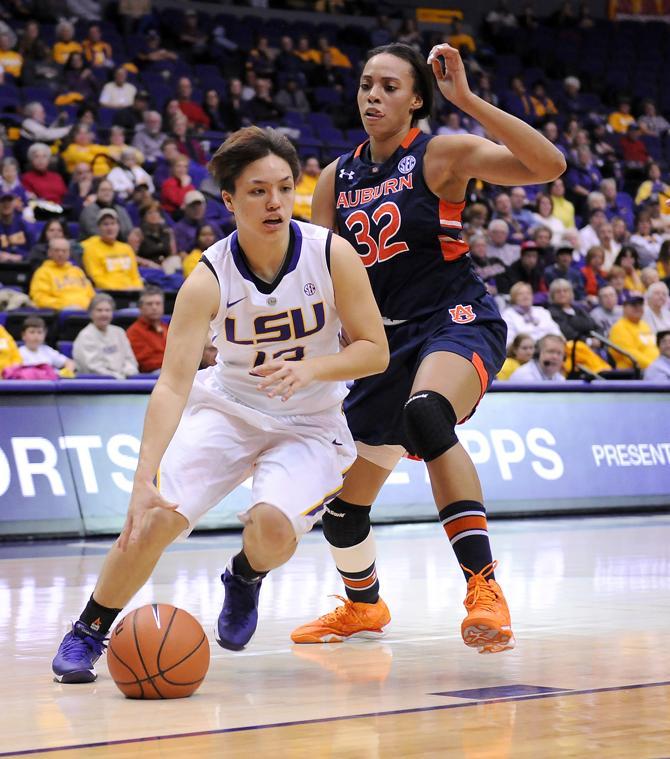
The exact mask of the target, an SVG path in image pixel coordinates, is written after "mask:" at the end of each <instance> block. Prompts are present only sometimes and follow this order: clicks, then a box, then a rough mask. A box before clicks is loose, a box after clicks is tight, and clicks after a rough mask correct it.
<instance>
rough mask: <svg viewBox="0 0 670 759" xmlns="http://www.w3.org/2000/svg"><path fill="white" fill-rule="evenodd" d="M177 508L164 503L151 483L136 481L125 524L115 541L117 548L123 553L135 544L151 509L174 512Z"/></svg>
mask: <svg viewBox="0 0 670 759" xmlns="http://www.w3.org/2000/svg"><path fill="white" fill-rule="evenodd" d="M177 506H178V504H176V503H170V502H169V501H166V500H165V498H163V496H162V495H161V494H160V493H159V492H158V488H157V487H156V486H155V485H154V484H153V483H149V482H137V481H136V482H135V483H134V484H133V492H132V495H131V496H130V504H129V505H128V514H127V515H126V522H125V524H124V525H123V529H122V530H121V534H120V535H119V538H118V541H117V545H118V546H119V548H120V549H121V550H122V551H125V550H126V549H127V548H128V546H129V545H131V544H133V543H136V542H137V539H138V538H139V536H140V533H141V532H142V529H143V527H144V524H143V523H144V516H145V515H146V514H147V513H148V512H149V511H151V509H167V510H168V511H174V510H175V509H176V508H177Z"/></svg>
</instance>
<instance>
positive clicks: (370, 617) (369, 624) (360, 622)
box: [291, 596, 391, 643]
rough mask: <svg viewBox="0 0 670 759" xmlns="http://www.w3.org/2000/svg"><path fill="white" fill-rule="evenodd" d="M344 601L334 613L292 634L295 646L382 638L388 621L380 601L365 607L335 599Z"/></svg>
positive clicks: (389, 616) (353, 602)
mask: <svg viewBox="0 0 670 759" xmlns="http://www.w3.org/2000/svg"><path fill="white" fill-rule="evenodd" d="M335 598H339V599H340V601H343V602H344V606H338V607H337V608H336V609H333V611H331V612H328V614H324V615H323V616H322V617H319V618H318V619H315V620H314V622H308V623H307V624H306V625H301V626H300V627H297V628H296V629H295V630H294V631H293V632H292V633H291V640H292V641H293V642H294V643H340V642H341V641H343V640H346V639H347V638H381V637H382V636H383V635H384V627H386V625H387V624H388V623H389V622H390V621H391V614H390V613H389V610H388V607H387V606H386V604H385V603H384V602H383V601H382V599H381V598H380V599H379V600H378V601H377V603H374V604H364V603H357V602H355V601H350V600H349V599H348V598H342V596H335Z"/></svg>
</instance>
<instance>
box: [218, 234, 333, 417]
mask: <svg viewBox="0 0 670 759" xmlns="http://www.w3.org/2000/svg"><path fill="white" fill-rule="evenodd" d="M331 238H332V232H329V231H328V230H326V229H324V228H323V227H317V226H315V225H313V224H305V223H302V222H296V221H291V236H290V242H289V249H288V252H287V254H286V259H285V261H284V264H283V265H282V268H281V270H280V271H279V273H278V274H277V277H276V279H275V281H274V282H273V283H272V284H268V283H267V282H263V281H262V280H260V279H259V278H258V277H256V276H255V275H254V274H253V273H252V272H251V271H250V269H249V267H248V265H247V261H246V257H245V255H244V251H243V250H242V249H241V248H240V245H239V242H238V238H237V232H233V234H231V235H230V236H229V237H226V238H225V239H223V240H219V241H218V242H216V243H215V244H214V245H212V246H211V247H210V248H208V249H207V250H206V251H205V252H204V253H203V262H204V263H205V264H207V265H208V266H209V268H210V269H211V270H212V271H213V272H214V274H215V275H216V277H217V279H218V281H219V287H220V289H221V302H220V306H219V311H218V313H217V315H216V316H215V318H214V319H213V320H212V325H211V326H212V331H213V333H214V345H215V346H216V348H217V350H218V356H217V360H216V369H215V372H216V379H217V382H218V384H219V385H220V386H221V388H222V389H223V390H224V391H225V392H227V393H229V394H230V395H232V396H233V397H234V398H235V399H237V400H238V401H240V402H241V403H243V404H244V405H247V406H250V407H252V408H255V409H258V410H259V411H263V412H265V413H267V414H273V415H281V416H285V415H290V414H313V413H317V412H320V411H324V410H326V409H329V408H332V407H333V406H336V405H338V404H339V403H341V401H342V399H343V398H344V397H345V396H346V394H347V388H346V385H345V383H344V382H313V383H312V384H311V385H309V386H308V387H304V388H300V389H299V390H297V391H296V393H295V394H294V395H293V396H292V397H291V398H289V399H288V401H286V402H285V403H284V402H282V401H281V398H279V397H274V398H269V397H268V396H267V395H266V394H265V393H264V392H259V390H258V389H257V386H258V383H259V381H260V379H259V377H257V376H253V375H251V374H250V373H249V372H250V371H251V370H252V369H253V367H254V366H259V365H260V364H262V363H265V362H267V361H271V360H272V359H284V360H288V361H300V360H302V359H303V358H314V357H316V356H325V355H329V354H333V353H338V352H339V350H340V347H339V333H340V330H341V328H342V325H341V323H340V319H339V317H338V315H337V312H336V310H335V294H334V291H333V282H332V279H331V277H330V242H331Z"/></svg>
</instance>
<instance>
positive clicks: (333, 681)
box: [0, 516, 670, 759]
mask: <svg viewBox="0 0 670 759" xmlns="http://www.w3.org/2000/svg"><path fill="white" fill-rule="evenodd" d="M376 532H377V541H378V551H379V562H378V567H379V573H380V577H381V582H382V594H383V596H384V598H385V600H386V601H387V603H388V604H389V607H390V609H391V612H392V615H393V621H392V624H391V626H390V627H389V629H388V634H387V636H386V637H385V638H384V639H383V640H381V641H358V642H353V641H352V642H349V643H344V644H336V645H324V646H294V645H292V644H291V641H290V638H289V633H290V631H291V630H292V628H293V627H294V626H295V625H297V624H299V623H300V622H303V621H305V620H308V619H310V618H312V617H313V616H315V615H316V614H317V613H323V612H324V611H326V610H328V609H329V608H330V607H331V604H332V603H333V601H334V599H332V598H328V594H329V593H339V592H341V588H340V584H339V582H338V578H337V575H336V572H335V570H334V569H333V567H332V565H331V562H330V558H329V555H328V552H327V549H326V547H325V545H324V542H323V538H322V536H321V534H320V533H318V532H315V533H314V534H311V535H309V536H307V537H306V538H305V539H304V541H303V542H302V543H301V545H300V546H299V548H298V552H297V553H296V555H295V557H294V558H293V559H292V560H291V562H290V563H289V564H288V565H286V566H285V567H283V568H281V569H280V570H278V571H276V572H274V573H273V574H272V575H271V576H270V577H269V578H268V579H267V580H266V581H265V582H264V586H263V589H262V592H261V607H260V614H261V621H260V624H259V629H258V632H257V635H256V637H255V638H254V640H253V641H252V642H251V644H250V645H249V646H248V648H247V649H246V650H245V651H242V652H239V653H232V652H228V651H224V650H222V649H220V648H218V646H217V645H216V643H215V642H214V637H213V633H211V632H210V631H212V630H213V626H214V623H215V620H216V617H217V615H218V612H219V609H220V604H221V599H222V590H221V585H220V581H219V574H220V572H221V571H222V570H223V567H224V566H225V563H226V560H227V559H228V557H229V556H230V555H231V554H232V553H233V552H234V551H235V550H236V549H237V546H238V544H239V535H225V536H206V537H196V538H192V539H191V540H189V541H187V542H186V543H185V544H183V545H180V546H175V547H174V548H173V549H171V550H170V551H169V552H168V554H166V556H165V557H164V558H163V559H162V560H161V563H160V564H159V566H158V568H157V571H156V573H155V575H154V577H153V579H152V581H151V582H150V583H149V584H148V585H147V586H146V587H145V588H144V589H143V590H142V591H141V592H140V593H139V594H138V595H137V597H136V598H135V599H133V602H132V604H131V606H132V607H134V606H139V605H142V604H144V603H148V602H150V601H161V602H166V603H173V604H175V605H177V606H181V607H184V608H186V609H187V610H189V611H190V612H191V613H193V614H195V615H196V616H197V617H198V618H199V619H200V621H201V622H202V623H203V625H204V626H205V629H206V630H207V631H208V632H210V641H211V643H212V653H213V657H212V662H211V666H210V671H209V674H208V676H207V679H206V680H205V682H204V684H203V685H202V687H201V688H200V690H199V691H198V692H197V693H196V694H195V695H194V696H193V697H192V698H189V699H181V700H176V701H162V702H156V701H145V702H141V701H130V700H126V699H125V698H124V697H123V696H122V695H121V693H120V692H119V691H118V690H117V689H116V687H115V685H114V683H113V682H112V681H111V679H110V677H109V675H108V673H107V668H106V664H105V662H104V660H102V661H101V662H99V664H98V672H99V678H98V681H97V682H96V683H92V684H90V685H69V686H68V685H59V684H56V683H54V682H53V681H52V679H51V672H50V660H51V658H52V656H53V654H54V652H55V648H56V646H57V645H58V642H59V641H60V638H61V637H62V635H63V633H64V632H65V630H66V629H67V626H68V624H69V621H70V620H72V619H76V618H77V616H78V614H79V611H80V609H81V607H82V605H83V604H84V603H85V601H86V599H87V598H88V596H89V594H90V592H91V589H92V587H93V584H94V582H95V578H96V574H97V571H98V569H99V566H100V562H101V558H102V555H103V554H104V552H105V551H106V548H107V547H108V545H109V543H100V542H93V543H91V542H89V543H86V544H84V543H58V544H32V545H26V546H19V545H4V546H2V545H0V650H1V651H2V653H3V662H4V668H3V670H4V671H3V673H2V675H3V676H2V678H1V679H0V703H1V704H2V708H1V709H0V757H5V756H22V755H23V756H48V757H53V758H54V759H63V758H64V757H68V758H70V757H72V758H73V759H88V757H91V758H92V759H96V758H97V757H100V758H101V759H102V758H103V757H104V758H107V757H129V758H130V757H133V758H139V759H144V757H175V758H176V757H188V756H189V755H192V756H196V755H199V756H213V757H246V756H251V757H259V758H260V757H272V758H273V759H275V758H277V757H303V756H304V757H310V758H311V759H315V758H316V759H321V757H324V758H326V757H328V758H329V757H351V758H352V759H357V758H358V757H362V758H365V759H367V758H368V757H370V758H371V759H375V758H377V757H379V758H382V757H384V758H386V757H465V758H466V759H507V758H510V759H512V758H516V757H529V758H530V757H532V758H533V759H535V758H536V757H542V758H543V759H544V758H548V759H553V758H554V757H579V758H581V757H598V758H600V757H603V758H605V757H606V758H607V759H615V758H618V757H621V758H624V757H625V758H626V759H628V758H629V757H634V759H663V758H664V757H665V758H666V759H667V757H670V654H669V653H668V651H669V650H670V635H669V633H668V628H669V626H670V517H668V516H638V517H619V518H599V519H560V520H524V521H518V522H511V521H505V522H496V521H493V522H492V523H491V532H492V535H493V541H494V550H495V554H496V556H497V558H498V560H499V561H500V567H499V570H498V572H497V578H498V581H499V582H500V584H501V585H502V586H503V588H504V589H505V592H506V595H507V598H508V601H509V602H510V606H511V609H512V615H513V616H512V619H513V626H514V629H515V634H516V638H517V648H516V649H515V650H514V651H510V652H506V653H503V654H497V655H494V656H480V655H478V654H477V653H476V652H475V651H472V650H470V649H467V648H466V647H465V646H464V645H463V643H462V642H461V640H460V635H459V625H460V620H461V618H462V616H463V610H462V606H461V603H462V600H463V595H464V582H463V579H462V575H461V574H460V572H459V571H458V570H457V567H456V563H455V560H454V559H453V556H452V554H451V549H450V547H449V545H448V543H447V541H446V539H445V538H444V536H443V533H442V532H441V528H440V527H439V525H437V524H430V525H429V524H424V525H413V526H394V527H384V528H378V529H377V531H376ZM129 608H131V607H129Z"/></svg>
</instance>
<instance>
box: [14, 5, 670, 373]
mask: <svg viewBox="0 0 670 759" xmlns="http://www.w3.org/2000/svg"><path fill="white" fill-rule="evenodd" d="M247 5H248V6H249V7H242V9H241V10H240V6H236V7H235V10H236V12H235V13H233V12H232V8H231V7H228V6H225V5H224V6H222V5H221V4H220V3H197V4H195V3H194V4H186V5H184V4H182V5H180V6H170V5H169V4H162V5H160V6H158V5H157V4H155V5H152V3H151V2H150V0H127V1H126V0H118V2H110V3H108V2H102V1H101V0H58V2H56V1H55V0H5V2H4V3H3V5H2V8H0V373H3V375H4V376H5V378H17V379H39V378H50V379H53V378H56V377H69V376H75V374H76V375H77V376H88V377H100V376H105V377H116V378H126V377H132V376H147V375H151V374H155V373H157V372H158V371H160V365H161V361H162V354H163V351H164V349H165V340H166V336H167V331H168V329H169V315H170V313H171V310H172V306H173V304H174V299H175V296H176V293H177V291H178V289H179V287H180V286H181V284H182V283H183V281H184V278H185V277H187V276H188V275H189V273H190V272H191V271H192V269H193V267H194V266H195V264H196V263H197V261H198V259H199V257H200V255H201V252H202V251H203V250H205V249H206V248H207V247H208V246H209V245H211V244H212V243H213V242H215V241H216V240H217V239H220V238H221V237H222V236H224V235H226V234H228V233H230V232H231V231H232V229H234V220H233V218H232V217H231V216H230V214H228V212H227V211H226V209H225V208H224V206H223V204H222V203H221V201H220V197H219V192H218V189H217V188H216V186H215V185H214V183H213V181H212V179H211V178H210V177H209V175H208V172H207V169H206V164H207V161H208V159H209V157H210V156H211V154H212V153H213V152H214V150H216V148H217V147H218V146H219V144H220V143H221V142H222V141H223V140H224V139H225V137H226V135H227V134H229V133H230V132H231V131H234V130H236V129H238V128H240V127H241V126H244V125H248V124H258V125H261V126H262V125H271V126H274V127H276V128H279V129H281V130H282V131H283V132H284V133H285V134H287V136H288V137H289V138H290V139H291V140H292V141H293V142H294V143H295V145H296V147H297V149H298V152H299V154H300V157H301V160H302V176H301V178H300V181H299V183H298V186H297V192H296V205H295V209H294V215H295V217H296V218H300V219H304V220H309V219H310V214H311V199H312V194H313V192H314V187H315V185H316V182H317V180H318V177H319V174H320V172H321V169H322V168H323V166H325V165H326V164H327V163H328V162H329V161H332V160H334V159H335V158H336V157H337V156H338V155H340V154H341V153H344V152H346V151H347V150H349V149H351V148H352V147H354V146H355V145H357V144H359V143H360V142H362V141H364V139H365V133H364V132H363V131H362V130H361V128H360V122H359V119H358V113H357V110H356V107H355V97H356V89H357V83H358V77H359V74H360V70H361V66H362V62H363V61H364V60H365V55H366V52H367V50H369V49H370V48H371V47H374V46H377V45H381V44H386V43H389V42H392V41H402V42H405V43H407V44H409V45H413V46H415V47H416V48H417V49H418V50H420V51H421V52H422V53H424V54H427V53H428V51H429V49H430V47H431V46H432V45H433V44H435V43H437V42H441V41H443V40H447V41H448V42H449V43H450V44H452V45H454V46H455V47H457V48H459V50H460V51H461V54H462V56H463V59H464V62H465V66H466V70H467V73H468V79H469V83H470V87H471V89H472V90H473V91H474V92H476V93H477V94H478V95H479V96H481V97H482V98H484V99H485V100H487V101H489V102H491V103H493V104H495V105H498V106H500V107H501V108H503V109H505V110H506V111H509V112H510V113H513V114H514V115H515V116H518V117H519V118H521V119H523V120H524V121H526V122H528V123H529V124H531V125H533V126H534V127H535V128H536V129H539V130H541V131H542V133H543V134H544V135H545V136H546V137H547V138H548V139H549V140H551V142H553V143H554V144H555V145H556V147H557V148H558V149H559V150H560V151H561V152H562V153H563V154H564V155H565V157H566V160H567V165H568V168H567V170H566V172H565V174H564V175H563V176H562V177H561V178H559V179H556V180H555V181H554V182H551V183H550V184H549V185H546V186H527V187H499V186H494V185H489V184H485V183H482V182H479V181H473V182H472V183H471V185H470V187H469V188H468V195H467V199H466V200H467V205H466V208H465V211H464V215H463V221H464V232H463V234H464V237H465V239H466V240H467V242H468V243H469V246H470V255H471V257H472V261H473V265H474V266H475V269H476V270H477V272H478V273H479V275H480V276H481V278H482V279H483V281H484V282H485V284H486V286H487V287H488V289H489V291H490V292H491V293H492V294H493V295H494V296H496V298H497V300H498V303H499V306H500V309H501V312H502V314H503V317H504V318H505V321H506V322H507V324H508V328H509V337H508V343H509V348H508V350H509V358H508V361H507V362H506V364H505V366H504V367H503V370H502V372H501V375H500V377H499V379H501V380H507V379H510V378H511V379H512V381H518V382H521V381H563V380H564V379H565V378H566V377H567V378H592V377H594V376H603V377H619V378H630V379H639V378H642V377H644V378H645V379H649V380H653V381H657V382H669V381H670V307H669V297H668V285H669V284H670V204H669V203H670V177H669V176H668V169H669V168H670V134H669V131H668V130H670V122H669V121H668V118H670V90H669V89H668V87H667V85H665V86H664V83H663V77H664V74H665V70H664V65H663V63H664V61H667V60H668V54H669V53H670V24H666V23H663V22H662V21H660V20H659V21H655V20H653V19H651V20H645V21H639V20H635V19H631V20H623V21H621V20H611V19H605V18H594V17H593V16H592V15H591V13H590V11H589V6H588V4H586V3H582V4H576V3H571V2H564V3H562V4H561V5H559V6H558V7H557V8H556V9H555V10H553V11H552V12H551V13H549V14H548V15H542V11H541V7H542V6H543V5H544V4H543V3H535V4H533V3H527V4H526V5H525V6H524V7H523V9H522V10H521V11H520V12H516V13H515V12H512V11H511V10H510V9H509V7H508V5H507V3H505V2H501V3H499V4H497V5H496V7H495V8H494V9H493V10H488V11H487V12H485V13H483V14H482V15H481V16H478V17H474V16H473V17H472V18H469V17H468V15H467V11H466V13H465V15H464V14H463V13H462V12H461V11H453V12H448V11H445V12H443V16H444V14H445V13H446V14H447V22H448V23H445V24H442V26H439V25H436V24H430V23H419V22H417V20H416V13H415V10H414V9H409V10H408V9H407V8H406V7H405V6H402V5H400V4H394V3H388V4H386V5H384V6H383V7H381V6H380V5H379V4H376V3H375V4H373V3H366V2H362V3H361V2H356V3H353V2H345V1H343V0H319V1H317V2H307V0H293V2H291V0H288V2H279V1H277V2H274V1H273V2H270V6H271V9H275V10H276V9H279V10H284V11H285V12H284V13H282V14H279V15H277V14H274V15H271V16H268V15H267V14H265V15H264V12H263V10H262V9H264V8H265V7H267V5H268V2H267V0H265V2H264V1H263V0H252V2H250V3H247ZM196 6H197V7H196ZM242 11H243V12H242ZM305 11H309V12H310V13H306V12H305ZM376 14H377V15H376ZM436 27H437V28H436ZM420 127H421V128H422V129H423V130H424V131H426V132H430V133H434V134H440V135H442V134H444V135H452V134H460V133H464V132H467V133H472V134H478V135H481V136H483V137H490V136H489V135H487V134H486V132H485V130H483V129H482V127H481V125H479V124H478V123H476V122H473V121H472V120H470V119H468V118H466V117H464V115H463V114H461V113H460V112H458V111H457V110H455V109H454V108H453V107H451V106H450V104H449V103H448V102H446V101H445V100H444V99H443V98H441V96H439V97H438V98H437V103H436V109H435V112H434V113H433V114H432V115H431V117H430V118H428V119H426V120H425V121H423V122H421V124H420ZM454 200H456V199H454ZM213 360H214V350H213V348H212V346H211V345H210V346H208V348H207V349H206V350H205V354H204V355H203V366H205V365H208V364H209V363H211V362H212V361H213Z"/></svg>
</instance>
